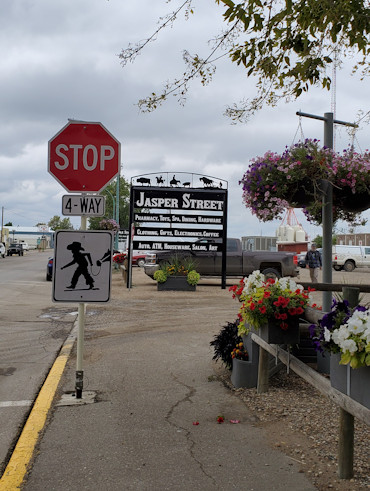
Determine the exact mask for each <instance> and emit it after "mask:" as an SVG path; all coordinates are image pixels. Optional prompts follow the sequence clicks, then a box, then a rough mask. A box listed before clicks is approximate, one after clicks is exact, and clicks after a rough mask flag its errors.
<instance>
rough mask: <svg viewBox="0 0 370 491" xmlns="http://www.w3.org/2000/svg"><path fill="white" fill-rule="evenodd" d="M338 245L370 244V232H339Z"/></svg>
mask: <svg viewBox="0 0 370 491" xmlns="http://www.w3.org/2000/svg"><path fill="white" fill-rule="evenodd" d="M337 245H362V246H370V233H360V234H337Z"/></svg>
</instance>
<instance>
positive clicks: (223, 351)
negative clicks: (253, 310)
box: [210, 320, 242, 370]
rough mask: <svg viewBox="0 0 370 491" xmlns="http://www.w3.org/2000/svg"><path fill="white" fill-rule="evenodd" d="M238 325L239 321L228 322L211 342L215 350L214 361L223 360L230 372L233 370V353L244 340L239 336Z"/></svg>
mask: <svg viewBox="0 0 370 491" xmlns="http://www.w3.org/2000/svg"><path fill="white" fill-rule="evenodd" d="M238 324H239V322H238V320H236V321H235V322H228V323H227V324H226V325H225V326H224V327H223V328H222V329H221V331H220V332H219V334H217V335H216V336H215V337H214V340H213V341H211V342H210V345H211V346H212V347H213V349H214V355H213V358H212V359H213V360H215V361H218V360H220V359H221V360H222V361H223V362H224V363H225V365H226V367H227V368H228V369H229V370H231V368H232V351H233V349H234V347H235V346H236V345H237V344H238V343H240V342H241V341H242V338H241V337H239V336H238Z"/></svg>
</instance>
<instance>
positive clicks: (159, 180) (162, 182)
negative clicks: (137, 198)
mask: <svg viewBox="0 0 370 491" xmlns="http://www.w3.org/2000/svg"><path fill="white" fill-rule="evenodd" d="M156 179H157V184H158V186H159V185H160V184H164V180H163V177H162V176H159V177H156Z"/></svg>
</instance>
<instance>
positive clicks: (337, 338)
mask: <svg viewBox="0 0 370 491" xmlns="http://www.w3.org/2000/svg"><path fill="white" fill-rule="evenodd" d="M348 336H349V332H348V329H347V327H346V326H345V325H344V326H340V328H339V329H334V331H333V332H332V334H331V338H332V340H333V341H334V343H335V344H337V345H338V346H341V344H342V343H343V342H344V341H345V340H346V339H347V338H348Z"/></svg>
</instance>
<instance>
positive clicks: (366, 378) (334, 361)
mask: <svg viewBox="0 0 370 491" xmlns="http://www.w3.org/2000/svg"><path fill="white" fill-rule="evenodd" d="M340 358H341V355H340V354H339V353H336V354H334V355H333V354H332V355H331V356H330V383H331V386H332V387H333V388H334V389H337V390H339V392H342V393H343V394H346V395H348V396H349V397H351V398H352V399H354V400H355V401H357V402H359V403H360V404H362V405H363V406H365V407H367V408H368V409H370V390H369V387H370V367H361V368H355V369H354V368H351V367H350V366H347V365H340V364H339V361H340Z"/></svg>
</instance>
